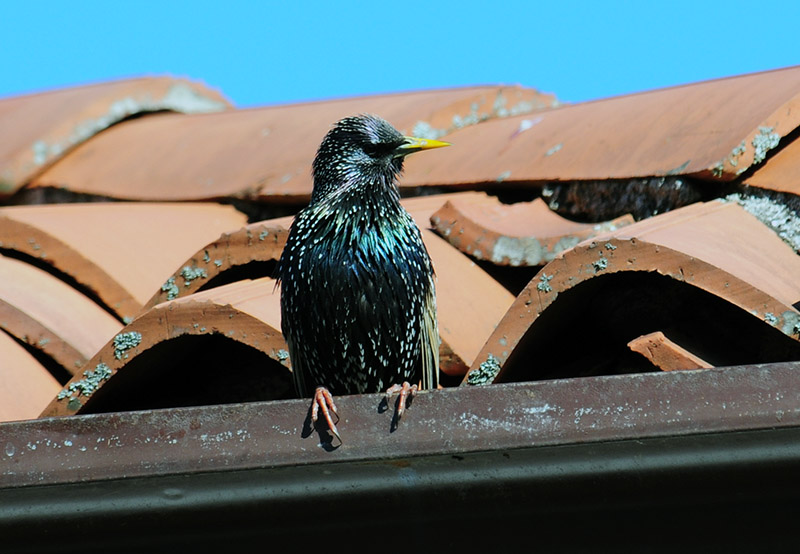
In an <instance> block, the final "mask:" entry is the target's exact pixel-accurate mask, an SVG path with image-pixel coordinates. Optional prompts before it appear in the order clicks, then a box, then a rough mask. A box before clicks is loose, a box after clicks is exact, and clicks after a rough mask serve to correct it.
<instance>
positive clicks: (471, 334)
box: [144, 192, 514, 375]
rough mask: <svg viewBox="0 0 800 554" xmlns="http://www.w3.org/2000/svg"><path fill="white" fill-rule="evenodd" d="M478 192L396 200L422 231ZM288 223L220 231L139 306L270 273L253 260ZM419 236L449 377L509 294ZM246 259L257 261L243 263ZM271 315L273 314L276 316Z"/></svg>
mask: <svg viewBox="0 0 800 554" xmlns="http://www.w3.org/2000/svg"><path fill="white" fill-rule="evenodd" d="M482 196H483V195H482V194H480V193H473V192H465V193H456V194H446V195H433V196H421V197H417V198H407V199H404V200H403V201H402V203H403V205H404V206H405V207H406V209H408V210H409V212H410V213H411V215H412V216H413V217H414V218H415V219H416V221H417V224H418V225H420V227H421V228H423V229H424V228H426V227H427V226H428V225H427V222H428V221H429V220H430V218H431V214H433V212H434V211H436V210H437V209H438V208H439V207H441V206H442V204H443V203H445V202H446V201H447V200H448V199H450V200H456V199H458V200H459V201H460V202H465V203H469V202H470V201H471V200H477V199H480V198H482ZM291 221H292V218H291V217H284V218H279V219H273V220H268V221H263V222H259V223H253V224H250V225H247V226H246V227H243V228H242V229H239V230H237V231H233V232H230V233H224V234H223V235H222V236H221V237H220V238H219V239H217V240H215V241H213V242H211V243H209V244H208V245H204V246H203V247H201V248H199V249H198V251H197V252H196V253H194V254H193V255H192V256H191V257H190V258H189V259H187V260H186V261H185V262H183V263H182V264H180V265H176V266H175V267H176V271H175V272H174V273H173V274H172V276H171V277H169V278H168V279H167V281H166V282H165V283H164V285H162V286H161V287H160V288H159V289H158V290H157V292H156V294H155V295H154V296H153V297H152V298H151V299H150V300H149V301H148V302H147V303H146V305H145V308H144V309H145V310H146V309H148V308H150V307H152V306H155V305H157V304H159V303H161V302H164V301H166V300H170V299H173V298H178V297H184V296H187V295H190V294H192V293H194V292H196V291H198V290H204V289H207V288H208V287H212V286H215V279H218V278H219V279H218V280H217V281H216V283H226V282H230V281H231V280H233V279H243V278H251V279H252V278H257V277H261V276H263V275H265V274H267V275H271V273H272V267H271V266H270V265H263V264H258V263H259V262H270V261H275V260H277V259H278V258H279V257H280V253H281V250H282V248H283V245H284V244H285V241H286V236H287V233H288V228H289V226H290V225H291ZM423 238H424V240H425V244H426V246H427V248H428V250H429V253H430V255H431V257H432V258H433V262H434V267H435V269H436V275H437V296H438V300H437V302H438V311H439V321H440V327H441V328H440V334H441V336H442V340H443V346H442V351H441V357H442V370H443V371H444V372H445V373H447V374H450V375H461V374H463V373H464V372H465V371H466V369H467V367H469V365H470V364H471V363H472V360H473V359H474V357H475V355H476V354H477V352H478V348H479V347H480V345H481V344H483V342H484V341H485V340H486V338H487V337H488V336H489V334H490V333H491V332H492V330H493V329H494V326H495V325H496V324H497V322H498V321H499V320H500V318H501V317H502V316H503V314H504V313H505V311H506V310H507V309H508V307H509V306H510V305H511V302H513V300H514V297H513V295H511V294H510V293H509V292H508V291H507V290H506V289H505V288H503V287H502V286H501V285H500V284H499V283H497V282H496V281H495V280H494V279H492V278H491V277H490V276H489V275H488V274H486V272H484V271H483V270H482V269H481V268H480V267H478V266H476V265H475V264H474V263H473V262H472V261H470V260H469V259H468V258H466V257H464V256H463V255H462V254H460V253H459V252H458V251H456V250H455V249H454V248H452V247H451V246H450V245H449V244H447V243H446V242H445V241H443V240H442V239H441V238H440V237H438V236H436V235H435V234H433V233H431V232H429V231H427V230H424V231H423ZM252 262H257V264H256V265H251V266H249V268H248V267H245V266H247V264H251V263H252ZM234 270H235V271H234ZM154 290H155V289H154ZM276 309H277V308H276ZM274 317H278V314H275V316H274ZM278 328H279V327H278Z"/></svg>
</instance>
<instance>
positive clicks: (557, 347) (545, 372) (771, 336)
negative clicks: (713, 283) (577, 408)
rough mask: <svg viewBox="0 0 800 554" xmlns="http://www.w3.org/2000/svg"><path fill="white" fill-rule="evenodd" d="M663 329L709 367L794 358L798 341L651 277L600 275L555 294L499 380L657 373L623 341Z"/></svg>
mask: <svg viewBox="0 0 800 554" xmlns="http://www.w3.org/2000/svg"><path fill="white" fill-rule="evenodd" d="M654 331H662V332H664V334H666V335H667V336H668V337H670V339H671V340H673V341H674V342H676V343H677V344H679V345H680V346H682V347H683V348H685V349H687V350H689V351H690V352H692V353H694V354H695V355H697V356H699V357H700V358H702V359H704V360H706V361H707V362H709V363H710V364H712V365H714V366H734V365H745V364H757V363H769V362H781V361H791V360H800V342H798V341H796V340H794V339H792V338H791V337H788V336H786V335H785V334H783V333H782V332H781V331H780V330H778V329H776V328H774V327H772V326H771V325H769V324H767V323H765V322H763V321H760V320H759V319H757V318H756V317H754V316H752V315H751V314H750V313H748V312H746V311H745V310H743V309H741V308H739V307H737V306H735V305H733V304H731V303H729V302H727V301H726V300H723V299H722V298H720V297H718V296H716V295H714V294H711V293H708V292H706V291H703V290H701V289H699V288H696V287H694V286H691V285H687V284H685V283H682V282H679V281H676V280H674V279H672V278H669V277H665V276H662V275H659V274H657V273H655V272H643V271H635V272H634V271H631V272H621V273H616V274H612V275H601V276H598V277H595V278H593V279H589V280H588V281H585V282H583V283H581V284H579V285H577V286H575V287H573V288H571V289H569V290H566V291H563V292H560V293H559V295H558V298H557V299H556V300H555V302H554V303H553V304H552V305H551V306H549V307H548V308H547V309H545V311H544V312H543V313H542V314H541V315H540V316H539V317H538V319H537V320H536V321H535V322H534V323H533V324H532V325H531V326H530V327H529V328H528V330H527V331H526V333H525V335H524V336H523V338H522V339H521V340H520V342H519V344H518V346H517V347H516V348H515V349H514V351H513V352H512V353H511V355H510V356H509V358H508V360H507V362H506V363H505V369H504V371H503V373H502V374H501V375H500V376H499V380H498V382H516V381H534V380H543V379H557V378H568V377H588V376H594V375H614V374H625V373H640V372H646V371H655V370H656V369H655V368H654V366H652V364H650V363H649V362H648V361H647V360H646V359H645V358H644V357H643V356H641V355H639V354H636V353H634V352H631V350H630V349H629V348H628V346H627V343H628V342H629V341H630V340H632V339H635V338H637V337H639V336H642V335H645V334H647V333H651V332H654Z"/></svg>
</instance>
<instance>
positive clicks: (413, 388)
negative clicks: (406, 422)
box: [386, 381, 419, 428]
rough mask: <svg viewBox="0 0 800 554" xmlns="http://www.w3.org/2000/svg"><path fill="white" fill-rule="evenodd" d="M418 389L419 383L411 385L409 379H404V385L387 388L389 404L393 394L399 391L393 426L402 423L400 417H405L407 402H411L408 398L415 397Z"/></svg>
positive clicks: (395, 426)
mask: <svg viewBox="0 0 800 554" xmlns="http://www.w3.org/2000/svg"><path fill="white" fill-rule="evenodd" d="M417 390H419V387H417V385H411V384H409V382H408V381H404V382H403V384H402V385H392V386H391V387H389V388H388V389H386V405H387V406H389V405H390V403H391V400H392V395H393V394H395V393H398V398H397V408H396V409H395V412H394V420H393V425H392V427H393V428H397V424H398V423H400V418H401V417H403V414H404V413H405V411H406V403H408V404H409V405H410V404H411V402H410V401H409V400H408V399H409V398H413V397H414V395H415V394H417Z"/></svg>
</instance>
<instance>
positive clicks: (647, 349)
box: [628, 331, 713, 371]
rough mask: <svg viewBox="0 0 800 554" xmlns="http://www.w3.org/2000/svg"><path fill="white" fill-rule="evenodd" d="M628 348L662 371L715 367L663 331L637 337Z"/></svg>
mask: <svg viewBox="0 0 800 554" xmlns="http://www.w3.org/2000/svg"><path fill="white" fill-rule="evenodd" d="M628 348H630V349H631V350H633V351H634V352H638V353H639V354H641V355H642V356H644V357H645V358H647V359H648V360H650V363H652V364H653V365H654V366H656V367H657V368H659V369H661V370H662V371H675V370H676V369H709V368H711V367H713V366H712V365H711V364H709V363H708V362H707V361H705V360H703V359H702V358H699V357H697V356H695V355H694V354H692V353H691V352H689V351H688V350H686V349H685V348H683V347H682V346H681V345H679V344H676V343H675V342H673V341H671V340H670V339H669V338H667V337H666V335H664V333H662V332H661V331H655V332H653V333H648V334H646V335H642V336H641V337H636V338H635V339H633V340H632V341H630V342H629V343H628Z"/></svg>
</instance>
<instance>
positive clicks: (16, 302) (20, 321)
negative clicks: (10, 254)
mask: <svg viewBox="0 0 800 554" xmlns="http://www.w3.org/2000/svg"><path fill="white" fill-rule="evenodd" d="M0 283H2V286H0V328H2V329H3V330H5V331H6V332H7V333H8V334H10V335H12V336H14V337H16V338H18V339H19V340H21V341H23V342H26V343H28V344H30V345H31V346H32V347H34V348H36V349H39V350H41V351H42V352H44V353H45V354H46V355H47V356H49V357H50V358H52V359H53V360H55V361H56V362H57V363H58V364H60V365H61V366H62V367H63V368H64V369H66V370H67V371H68V372H69V373H72V374H74V373H76V372H78V370H79V368H80V367H81V366H82V365H83V364H84V363H85V362H86V361H87V360H88V359H89V358H91V357H92V356H93V355H94V353H95V352H97V350H98V349H99V348H100V347H101V346H103V344H105V342H106V341H107V340H108V339H109V337H112V336H113V335H114V334H115V333H117V332H118V331H119V329H120V327H121V325H120V324H119V322H118V321H117V320H115V319H114V318H113V317H112V316H111V315H109V314H108V312H106V311H105V310H103V309H102V308H100V307H99V306H98V305H97V304H95V303H94V302H92V301H91V300H89V299H88V298H87V297H85V296H84V295H82V294H81V293H79V292H77V291H76V290H75V289H73V288H72V287H70V286H69V285H67V284H65V283H64V282H63V281H61V280H59V279H57V278H55V277H53V276H52V275H50V274H49V273H47V272H45V271H42V270H41V269H38V268H36V267H33V266H32V265H29V264H26V263H24V262H21V261H19V260H15V259H11V258H7V257H2V256H0Z"/></svg>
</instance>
